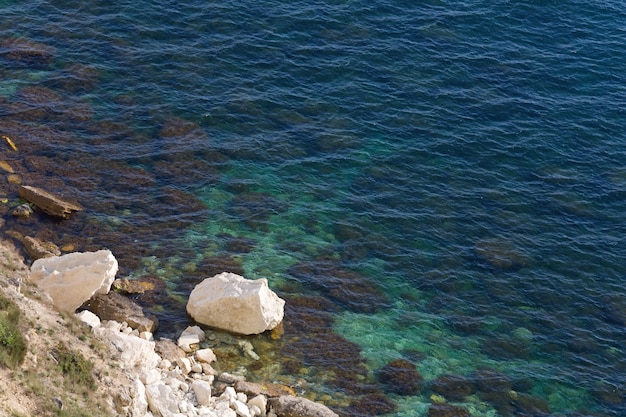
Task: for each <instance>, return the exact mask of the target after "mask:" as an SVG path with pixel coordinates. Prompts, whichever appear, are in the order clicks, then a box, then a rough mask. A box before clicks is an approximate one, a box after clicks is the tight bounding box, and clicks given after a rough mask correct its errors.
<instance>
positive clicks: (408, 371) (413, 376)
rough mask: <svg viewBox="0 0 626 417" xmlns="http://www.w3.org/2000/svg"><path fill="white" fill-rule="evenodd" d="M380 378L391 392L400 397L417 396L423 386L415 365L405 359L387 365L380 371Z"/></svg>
mask: <svg viewBox="0 0 626 417" xmlns="http://www.w3.org/2000/svg"><path fill="white" fill-rule="evenodd" d="M378 378H379V379H380V382H382V383H383V384H385V385H386V386H387V387H388V389H389V391H391V392H393V393H395V394H399V395H413V394H417V393H418V392H419V391H420V389H421V384H422V376H421V375H420V373H419V372H418V371H417V369H415V365H413V364H412V363H411V362H409V361H407V360H405V359H396V360H393V361H391V362H389V363H387V365H385V366H383V367H382V368H381V369H380V370H379V371H378Z"/></svg>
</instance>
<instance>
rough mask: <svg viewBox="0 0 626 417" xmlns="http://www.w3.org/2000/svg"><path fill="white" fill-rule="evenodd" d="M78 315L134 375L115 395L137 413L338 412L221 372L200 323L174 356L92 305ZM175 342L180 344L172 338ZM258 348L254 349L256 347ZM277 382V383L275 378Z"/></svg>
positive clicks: (277, 415) (261, 415)
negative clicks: (163, 354) (102, 316)
mask: <svg viewBox="0 0 626 417" xmlns="http://www.w3.org/2000/svg"><path fill="white" fill-rule="evenodd" d="M77 317H78V318H79V319H80V320H81V321H83V322H84V323H86V324H88V325H89V326H90V327H91V328H92V332H93V333H94V334H95V335H96V336H97V337H98V338H100V339H101V340H102V341H104V342H105V343H107V344H108V345H109V347H111V348H112V349H113V350H114V351H116V352H117V353H116V354H115V355H114V358H115V359H117V360H118V362H119V366H120V368H121V369H123V370H124V371H125V372H126V373H127V375H128V376H129V378H130V380H132V381H133V382H132V384H131V386H130V387H129V388H128V392H125V393H122V394H120V395H118V396H117V398H116V399H115V407H116V411H117V412H118V413H119V414H120V415H124V416H132V417H155V416H160V417H287V416H291V415H294V414H293V412H294V410H297V413H298V414H297V415H298V416H301V417H313V416H315V417H337V414H335V413H334V412H333V411H331V410H330V409H328V408H327V407H325V406H323V405H322V404H318V403H314V402H312V401H309V400H307V399H305V398H300V397H295V396H292V395H279V394H274V395H272V394H269V393H268V392H267V389H266V385H268V384H264V385H261V384H255V383H250V382H246V381H245V379H244V378H243V377H241V376H237V375H232V374H228V373H221V374H219V375H217V373H216V371H215V370H214V368H213V367H212V366H211V363H213V362H215V361H216V356H215V354H214V353H213V351H212V350H211V349H210V348H202V349H201V348H200V343H201V342H203V341H204V337H205V333H204V331H203V330H202V329H201V328H200V327H198V326H190V327H188V328H187V329H185V330H184V331H183V332H182V334H181V335H180V337H179V339H178V340H177V344H176V345H177V346H178V347H180V348H181V349H182V350H183V351H184V352H185V355H184V356H179V357H177V358H176V359H174V360H173V361H172V360H170V359H167V358H162V357H161V356H160V355H159V354H158V353H156V351H155V346H156V342H155V341H154V340H153V339H152V335H151V334H149V333H147V332H142V333H139V332H138V331H137V330H133V329H131V328H130V327H128V325H126V323H118V322H115V321H103V322H101V321H100V319H99V318H98V317H97V316H96V315H94V314H93V313H91V312H89V311H82V312H81V313H79V314H77ZM171 345H174V343H173V342H171ZM252 353H253V351H252ZM269 385H272V384H269Z"/></svg>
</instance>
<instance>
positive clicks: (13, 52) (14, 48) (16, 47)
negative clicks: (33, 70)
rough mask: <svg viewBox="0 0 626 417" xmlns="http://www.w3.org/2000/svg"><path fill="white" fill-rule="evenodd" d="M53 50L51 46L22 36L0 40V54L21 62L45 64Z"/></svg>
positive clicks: (49, 59)
mask: <svg viewBox="0 0 626 417" xmlns="http://www.w3.org/2000/svg"><path fill="white" fill-rule="evenodd" d="M55 52H56V51H55V49H54V48H53V47H51V46H48V45H45V44H43V43H39V42H35V41H32V40H30V39H27V38H24V37H20V38H11V39H5V40H3V41H2V42H0V56H1V57H2V58H4V59H7V60H10V61H15V62H19V63H22V64H31V65H47V64H49V63H50V62H51V61H52V59H53V57H54V54H55Z"/></svg>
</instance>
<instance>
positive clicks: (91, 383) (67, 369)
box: [52, 343, 96, 389]
mask: <svg viewBox="0 0 626 417" xmlns="http://www.w3.org/2000/svg"><path fill="white" fill-rule="evenodd" d="M52 354H53V356H54V358H55V359H56V360H57V362H58V364H59V369H60V370H61V372H62V373H63V375H64V376H65V378H66V380H67V381H68V382H70V383H73V384H75V385H76V386H78V387H84V388H85V389H95V387H96V382H95V380H94V377H93V375H92V374H91V370H92V368H93V363H91V362H90V361H89V360H87V359H85V357H84V356H83V355H81V354H80V353H79V352H74V351H72V350H71V349H69V348H68V347H67V346H65V345H64V344H62V343H59V344H58V345H57V347H56V349H54V350H53V352H52Z"/></svg>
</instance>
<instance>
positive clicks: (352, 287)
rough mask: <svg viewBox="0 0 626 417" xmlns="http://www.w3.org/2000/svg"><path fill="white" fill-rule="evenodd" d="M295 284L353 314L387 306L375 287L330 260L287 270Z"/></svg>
mask: <svg viewBox="0 0 626 417" xmlns="http://www.w3.org/2000/svg"><path fill="white" fill-rule="evenodd" d="M289 272H290V274H291V275H293V276H294V277H295V278H296V279H298V281H300V282H301V283H303V284H304V285H306V286H310V287H312V288H314V289H316V290H318V291H319V292H321V293H323V294H324V295H326V296H328V297H329V298H330V299H332V300H333V301H334V302H336V303H337V304H339V305H341V306H343V307H344V308H347V309H349V310H352V311H356V312H362V313H373V312H375V311H378V310H380V309H382V308H386V307H388V306H389V299H388V298H387V297H386V296H385V294H383V292H382V291H381V290H379V289H378V287H377V286H376V284H375V283H374V282H372V281H370V280H368V279H367V278H365V277H364V276H362V275H360V274H358V273H356V272H354V271H351V270H349V269H346V268H344V267H342V266H341V264H340V263H339V262H337V261H335V260H332V259H322V260H319V261H311V262H301V263H298V264H296V265H294V266H293V267H291V269H290V270H289Z"/></svg>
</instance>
